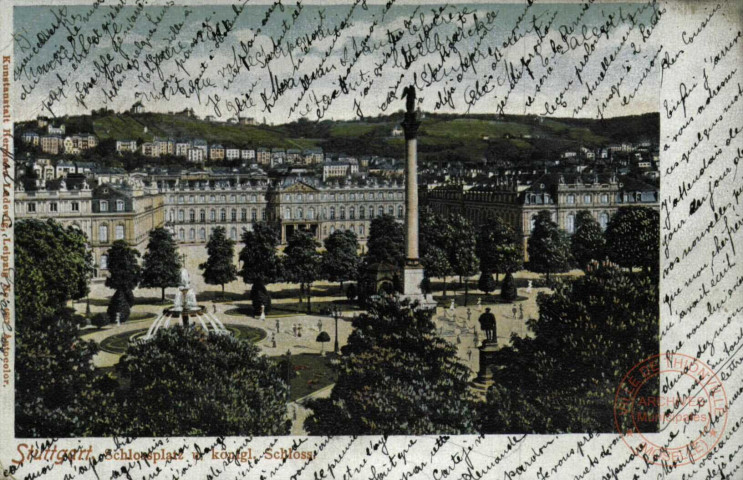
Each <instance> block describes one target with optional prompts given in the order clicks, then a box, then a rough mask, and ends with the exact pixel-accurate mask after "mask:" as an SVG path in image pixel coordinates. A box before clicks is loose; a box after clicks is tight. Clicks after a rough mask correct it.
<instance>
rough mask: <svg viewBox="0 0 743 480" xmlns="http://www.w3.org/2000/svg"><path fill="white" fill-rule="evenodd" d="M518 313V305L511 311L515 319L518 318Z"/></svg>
mask: <svg viewBox="0 0 743 480" xmlns="http://www.w3.org/2000/svg"><path fill="white" fill-rule="evenodd" d="M516 312H518V309H517V308H516V305H514V306H513V308H512V309H511V313H513V318H516Z"/></svg>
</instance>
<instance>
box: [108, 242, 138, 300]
mask: <svg viewBox="0 0 743 480" xmlns="http://www.w3.org/2000/svg"><path fill="white" fill-rule="evenodd" d="M137 258H139V252H138V251H137V250H135V249H133V248H131V247H129V245H127V243H126V242H125V241H124V240H116V241H115V242H114V243H113V244H112V245H111V248H109V249H108V273H109V276H108V278H106V286H107V287H109V288H113V289H114V290H121V291H122V293H123V294H124V295H125V297H126V300H127V302H129V305H130V306H131V305H133V304H134V295H133V293H132V292H133V291H134V289H135V288H137V285H139V280H140V277H141V275H142V268H141V267H140V266H139V263H137Z"/></svg>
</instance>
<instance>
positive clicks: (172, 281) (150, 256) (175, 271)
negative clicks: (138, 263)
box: [140, 227, 181, 298]
mask: <svg viewBox="0 0 743 480" xmlns="http://www.w3.org/2000/svg"><path fill="white" fill-rule="evenodd" d="M180 270H181V261H180V258H178V244H177V243H176V241H175V239H174V238H173V235H172V234H171V233H170V231H169V230H168V229H166V228H163V227H158V228H155V229H153V230H150V239H149V242H148V243H147V251H146V252H145V254H144V256H143V257H142V281H141V282H140V285H141V286H142V287H146V288H160V289H162V291H163V298H164V296H165V289H166V288H167V287H177V286H178V282H179V281H180V278H181V277H180Z"/></svg>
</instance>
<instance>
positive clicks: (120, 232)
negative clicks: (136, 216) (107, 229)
mask: <svg viewBox="0 0 743 480" xmlns="http://www.w3.org/2000/svg"><path fill="white" fill-rule="evenodd" d="M114 238H115V239H116V240H123V239H124V225H116V229H115V232H114Z"/></svg>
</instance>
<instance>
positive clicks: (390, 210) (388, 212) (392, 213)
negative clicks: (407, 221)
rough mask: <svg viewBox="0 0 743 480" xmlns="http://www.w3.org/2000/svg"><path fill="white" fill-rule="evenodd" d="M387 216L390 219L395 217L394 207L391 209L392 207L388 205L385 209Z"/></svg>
mask: <svg viewBox="0 0 743 480" xmlns="http://www.w3.org/2000/svg"><path fill="white" fill-rule="evenodd" d="M387 215H389V216H390V217H393V216H394V215H395V207H393V206H392V205H389V206H388V207H387Z"/></svg>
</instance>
